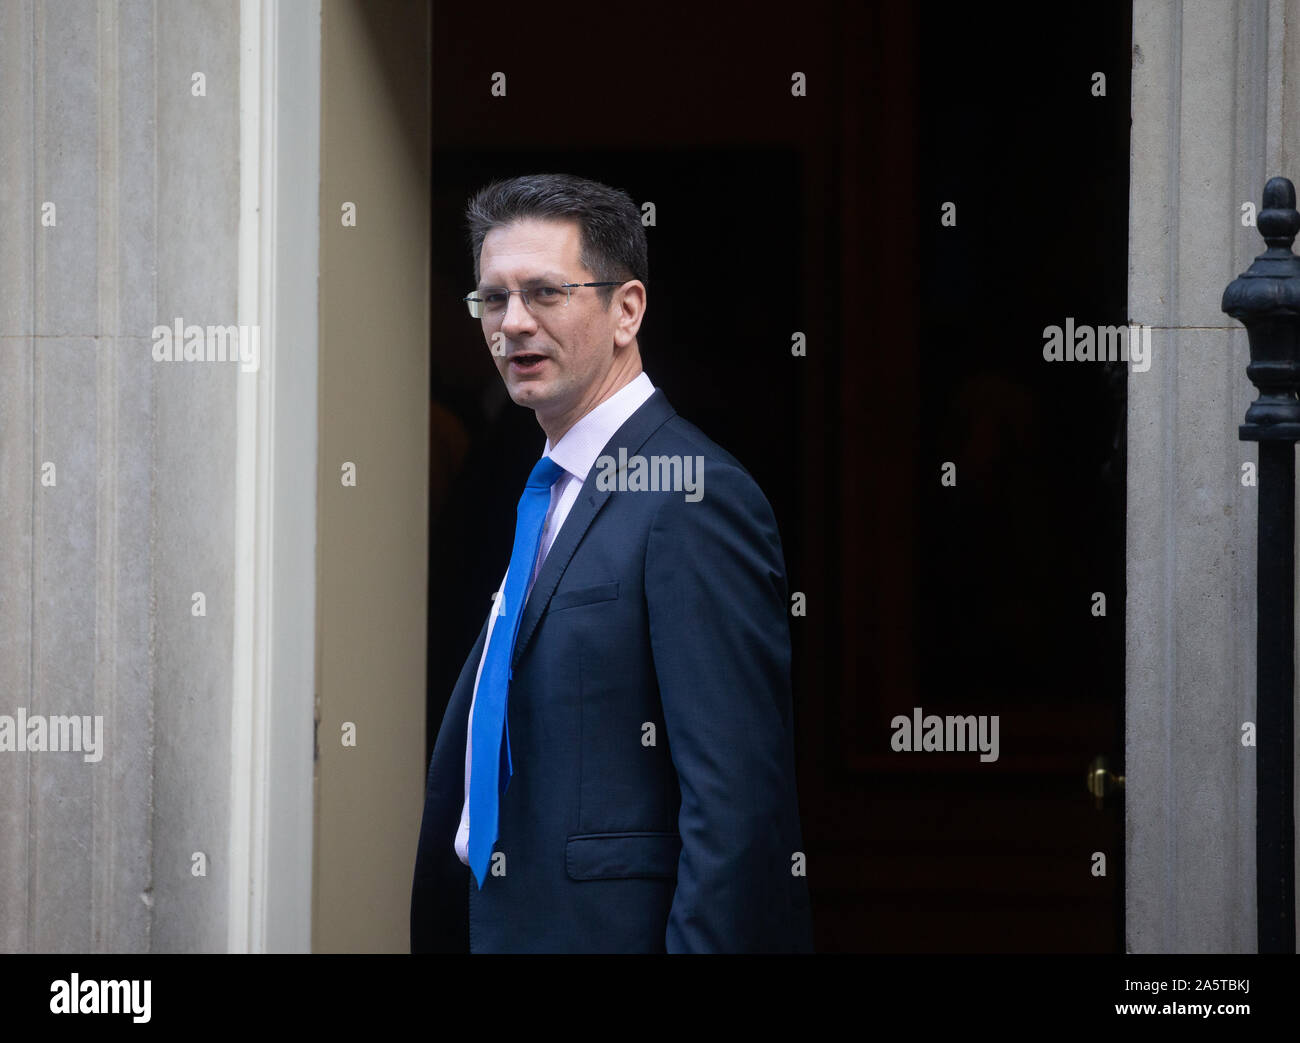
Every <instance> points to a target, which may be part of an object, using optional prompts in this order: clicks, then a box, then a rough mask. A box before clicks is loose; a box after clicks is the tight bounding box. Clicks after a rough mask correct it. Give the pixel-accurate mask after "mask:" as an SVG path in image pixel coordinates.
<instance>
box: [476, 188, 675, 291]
mask: <svg viewBox="0 0 1300 1043" xmlns="http://www.w3.org/2000/svg"><path fill="white" fill-rule="evenodd" d="M524 218H539V219H544V220H560V221H563V220H571V221H577V222H578V228H579V231H580V235H581V239H580V241H581V244H582V253H581V254H580V260H581V261H582V264H583V265H584V266H585V267H586V268H587V269H588V270H589V271H591V272H592V273H593V275H595V278H594V279H593V280H592V282H604V281H606V280H620V281H623V282H626V281H627V280H629V279H640V280H641V281H642V282H643V283H645V284H646V286H647V287H648V286H649V285H650V280H649V271H648V269H649V264H648V262H647V257H646V239H645V228H643V227H642V225H641V214H640V211H638V210H637V206H636V203H634V202H633V201H632V197H631V196H629V195H628V194H627V193H626V192H624V191H622V190H621V189H617V188H610V187H609V186H608V185H602V184H601V183H600V182H599V181H588V180H587V179H586V178H581V177H573V176H572V175H570V174H526V175H523V176H522V177H513V178H509V179H507V180H504V181H494V182H492V184H490V185H488V186H486V187H485V188H482V189H480V190H479V191H478V193H477V194H476V195H475V196H474V198H473V199H471V200H470V201H469V205H468V206H467V207H466V208H465V220H466V223H467V224H468V225H469V245H470V253H471V255H472V256H473V258H474V279H475V281H476V282H477V281H478V278H479V271H480V269H479V256H480V254H481V252H482V249H483V238H484V237H485V236H486V235H487V234H488V232H489V231H490V230H491V229H493V228H498V227H500V226H502V225H506V224H510V223H511V222H513V221H518V220H521V219H524ZM584 281H585V280H584ZM616 289H618V287H617V286H601V287H598V288H597V291H596V292H597V293H599V294H600V296H601V302H602V303H603V304H604V305H605V306H606V307H608V306H609V302H610V298H611V297H613V295H614V291H615V290H616Z"/></svg>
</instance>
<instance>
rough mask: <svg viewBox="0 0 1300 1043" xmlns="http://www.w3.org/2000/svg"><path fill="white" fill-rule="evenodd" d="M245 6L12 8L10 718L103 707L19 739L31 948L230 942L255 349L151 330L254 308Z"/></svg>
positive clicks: (6, 899)
mask: <svg viewBox="0 0 1300 1043" xmlns="http://www.w3.org/2000/svg"><path fill="white" fill-rule="evenodd" d="M238 18H239V6H238V5H237V4H233V3H230V2H229V0H192V2H186V3H175V4H174V3H162V2H158V3H151V2H149V0H121V2H120V3H119V2H113V0H101V2H100V3H92V2H84V3H70V2H62V3H53V2H50V3H44V2H40V0H3V2H2V3H0V184H2V185H3V186H4V190H3V192H0V227H3V229H4V241H3V248H2V249H0V715H14V714H15V713H16V711H17V709H18V708H20V707H21V708H24V709H25V710H26V711H27V712H28V713H29V714H35V715H56V714H58V715H66V714H83V715H91V716H95V715H98V716H102V717H103V722H104V723H103V736H104V749H103V753H102V760H99V761H98V762H93V763H91V762H86V761H85V760H84V759H83V757H82V756H81V755H79V754H76V753H71V752H40V753H31V752H27V753H21V752H16V751H9V752H0V949H3V950H5V951H15V950H17V951H23V950H27V951H65V952H67V951H73V952H94V951H117V952H130V951H145V950H154V951H167V952H172V951H191V952H193V951H220V950H223V949H224V948H225V947H226V937H227V934H226V906H227V886H228V885H227V880H228V877H227V875H226V870H227V867H226V866H225V865H224V862H225V858H226V852H227V849H228V843H229V836H228V833H229V818H230V808H229V792H230V780H229V768H230V745H229V743H230V713H231V686H232V677H231V660H232V627H233V622H234V621H233V619H232V603H233V601H232V590H231V586H232V576H233V574H234V561H233V558H234V495H233V480H234V446H235V440H234V431H235V388H236V378H237V367H236V366H232V365H231V364H230V363H216V362H173V363H160V362H155V361H154V359H153V357H152V353H151V348H152V343H153V342H152V340H151V332H152V330H153V328H154V327H155V326H156V325H159V324H162V325H169V324H171V323H172V322H173V320H174V319H175V318H176V317H181V318H182V319H183V320H184V322H185V323H186V324H190V323H193V324H196V325H204V326H206V325H208V324H214V325H230V324H235V323H236V322H237V321H238V320H237V317H236V304H237V275H238V268H237V260H238V258H237V249H236V247H237V232H238V222H239V167H238V160H239V47H238V45H239V21H238ZM196 74H201V75H202V77H203V93H202V94H200V93H198V92H197V87H196V84H197V82H198V81H197V79H196ZM47 203H48V204H52V205H53V207H54V209H53V212H52V213H53V218H54V220H53V221H52V222H50V223H43V216H45V215H48V214H50V210H49V208H48V207H47V206H46V204H47ZM45 220H46V221H49V218H48V216H46V217H45ZM51 477H52V478H53V482H51V481H50V478H51ZM196 593H201V594H202V595H203V597H204V599H205V601H206V606H205V609H206V614H205V615H202V616H198V615H194V614H193V606H194V604H195V598H194V595H195V594H196ZM196 853H202V854H203V855H204V856H205V857H206V876H195V875H194V874H193V872H192V867H193V866H194V864H195V863H194V861H193V857H194V855H195V854H196Z"/></svg>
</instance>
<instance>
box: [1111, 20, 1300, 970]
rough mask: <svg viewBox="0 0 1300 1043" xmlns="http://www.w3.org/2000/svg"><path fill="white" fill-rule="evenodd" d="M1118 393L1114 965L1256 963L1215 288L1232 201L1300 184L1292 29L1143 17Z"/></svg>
mask: <svg viewBox="0 0 1300 1043" xmlns="http://www.w3.org/2000/svg"><path fill="white" fill-rule="evenodd" d="M1132 62H1133V130H1132V138H1131V164H1132V165H1131V192H1130V202H1129V215H1130V217H1129V313H1130V317H1131V319H1132V321H1133V322H1135V323H1142V324H1147V325H1150V326H1152V327H1153V332H1152V345H1153V363H1152V366H1151V368H1150V370H1149V371H1148V372H1145V373H1136V372H1132V371H1130V373H1129V384H1128V388H1129V391H1128V395H1129V399H1128V403H1129V405H1128V546H1127V554H1128V570H1127V573H1128V598H1127V625H1128V642H1127V733H1128V734H1127V741H1126V746H1127V756H1126V765H1125V768H1126V775H1127V795H1126V822H1127V864H1126V876H1127V895H1126V902H1127V917H1126V919H1127V935H1128V938H1127V948H1128V950H1129V951H1130V952H1251V951H1254V948H1255V852H1254V821H1255V793H1254V782H1255V761H1254V750H1253V748H1252V747H1250V746H1246V745H1243V726H1244V725H1246V724H1248V723H1251V722H1253V721H1254V706H1255V553H1256V518H1257V510H1256V492H1257V488H1258V487H1257V486H1254V485H1248V484H1243V479H1246V480H1249V477H1250V476H1249V473H1248V472H1249V470H1250V468H1243V465H1246V464H1249V465H1255V464H1257V462H1258V455H1257V453H1258V448H1257V446H1255V445H1254V444H1250V443H1243V442H1241V441H1239V439H1238V437H1237V427H1238V425H1239V424H1240V423H1241V422H1242V419H1243V418H1244V416H1245V412H1246V407H1247V405H1248V404H1249V403H1250V401H1251V400H1252V399H1253V398H1254V397H1255V393H1254V390H1253V388H1252V387H1251V384H1250V382H1249V381H1248V380H1247V378H1246V364H1247V362H1248V361H1249V351H1248V347H1247V342H1246V335H1245V331H1244V329H1243V328H1242V327H1241V326H1240V325H1239V324H1237V323H1233V322H1232V321H1231V320H1229V319H1228V318H1227V317H1226V316H1224V315H1223V314H1222V313H1221V312H1220V311H1219V305H1220V301H1221V298H1222V294H1223V289H1224V287H1225V286H1226V285H1227V284H1228V283H1229V282H1231V281H1232V279H1234V278H1235V277H1236V276H1237V275H1238V274H1239V273H1240V272H1242V271H1244V270H1245V268H1246V267H1247V266H1248V265H1249V263H1250V260H1251V258H1253V257H1254V256H1255V255H1256V254H1258V253H1260V252H1261V250H1262V249H1263V243H1262V240H1261V239H1260V237H1259V234H1258V232H1257V231H1256V229H1255V228H1254V227H1251V226H1249V225H1247V224H1243V220H1242V218H1243V213H1245V211H1243V205H1244V204H1248V203H1252V204H1253V205H1254V207H1255V208H1258V206H1259V203H1260V193H1261V191H1262V189H1263V186H1264V182H1265V181H1266V180H1267V178H1268V177H1269V176H1271V175H1274V174H1280V175H1284V176H1288V177H1291V178H1293V179H1294V178H1297V177H1300V168H1298V167H1297V159H1298V158H1300V152H1298V151H1297V146H1298V145H1300V137H1298V136H1297V135H1298V133H1300V127H1298V126H1297V124H1296V113H1297V112H1298V111H1300V108H1297V99H1298V98H1300V12H1297V10H1296V8H1295V7H1294V5H1290V4H1287V3H1284V2H1282V0H1236V2H1220V0H1189V2H1187V3H1179V2H1172V0H1137V2H1136V3H1135V4H1134V11H1133V50H1132Z"/></svg>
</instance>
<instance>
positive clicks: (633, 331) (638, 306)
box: [614, 279, 647, 348]
mask: <svg viewBox="0 0 1300 1043" xmlns="http://www.w3.org/2000/svg"><path fill="white" fill-rule="evenodd" d="M646 306H647V300H646V290H645V283H643V282H641V280H640V279H633V280H632V281H631V282H627V283H624V284H623V285H622V286H620V287H619V288H618V291H617V295H616V297H615V307H616V308H617V309H618V319H617V322H616V323H615V326H614V343H615V344H617V345H618V346H619V347H620V348H625V347H627V346H628V344H630V343H631V342H632V341H633V340H635V339H636V335H637V331H638V330H640V329H641V322H642V320H643V319H644V318H645V312H646Z"/></svg>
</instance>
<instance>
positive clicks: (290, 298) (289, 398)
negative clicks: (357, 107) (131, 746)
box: [227, 0, 320, 952]
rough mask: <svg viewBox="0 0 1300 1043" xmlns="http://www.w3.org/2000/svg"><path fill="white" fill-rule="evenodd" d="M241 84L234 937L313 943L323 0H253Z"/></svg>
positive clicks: (243, 40)
mask: <svg viewBox="0 0 1300 1043" xmlns="http://www.w3.org/2000/svg"><path fill="white" fill-rule="evenodd" d="M239 83H240V146H239V166H240V193H239V197H240V212H239V306H238V307H239V322H240V324H241V325H243V324H247V325H259V326H260V327H261V337H260V344H261V366H260V369H259V370H258V371H257V372H254V373H244V372H243V371H242V369H241V370H240V371H239V375H238V376H237V377H236V380H237V381H238V391H237V406H236V430H237V439H236V456H235V460H236V462H235V469H236V474H235V488H236V494H235V495H236V501H235V594H234V596H235V613H234V618H235V633H234V671H233V673H234V691H233V693H232V695H233V698H232V707H231V783H230V785H231V790H230V797H231V802H230V847H229V855H230V891H229V920H228V928H227V946H228V948H229V950H230V951H231V952H268V951H271V952H309V951H310V950H311V892H312V865H311V861H312V840H313V807H312V775H313V761H312V749H313V742H314V725H313V721H314V715H315V649H314V641H315V624H316V448H317V430H316V411H317V403H316V394H317V332H318V330H317V325H318V316H317V270H318V262H319V226H318V214H319V204H318V199H319V185H320V2H319V0H308V2H305V3H304V2H296V3H293V4H283V5H281V4H279V3H278V2H276V0H266V2H265V3H264V2H262V0H240V74H239ZM281 185H284V186H289V191H287V192H285V193H284V194H283V195H282V194H281V192H280V186H281ZM278 345H285V351H284V353H283V356H282V355H281V353H280V352H279V351H278V350H277V347H278Z"/></svg>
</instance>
